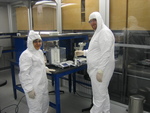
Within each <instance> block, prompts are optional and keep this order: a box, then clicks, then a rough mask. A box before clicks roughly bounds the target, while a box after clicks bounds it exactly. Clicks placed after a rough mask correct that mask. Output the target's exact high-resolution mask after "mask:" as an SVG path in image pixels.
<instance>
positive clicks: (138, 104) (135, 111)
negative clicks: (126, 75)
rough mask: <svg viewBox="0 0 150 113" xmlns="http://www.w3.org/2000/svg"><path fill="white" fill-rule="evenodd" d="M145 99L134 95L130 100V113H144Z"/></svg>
mask: <svg viewBox="0 0 150 113" xmlns="http://www.w3.org/2000/svg"><path fill="white" fill-rule="evenodd" d="M144 102H145V97H144V96H142V95H132V96H130V100H129V109H128V111H129V113H143V103H144Z"/></svg>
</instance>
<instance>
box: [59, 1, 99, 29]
mask: <svg viewBox="0 0 150 113" xmlns="http://www.w3.org/2000/svg"><path fill="white" fill-rule="evenodd" d="M82 2H83V1H82V0H63V3H74V5H71V6H67V7H62V23H63V25H62V26H63V30H91V26H90V25H89V23H88V18H89V15H90V13H92V12H94V11H98V10H99V7H98V6H99V5H98V4H99V0H95V1H94V2H93V0H85V2H84V3H85V4H82ZM81 5H85V6H83V7H84V8H85V10H83V9H82V8H81ZM82 14H83V15H84V16H85V21H83V20H84V19H82V17H84V16H81V15H82Z"/></svg>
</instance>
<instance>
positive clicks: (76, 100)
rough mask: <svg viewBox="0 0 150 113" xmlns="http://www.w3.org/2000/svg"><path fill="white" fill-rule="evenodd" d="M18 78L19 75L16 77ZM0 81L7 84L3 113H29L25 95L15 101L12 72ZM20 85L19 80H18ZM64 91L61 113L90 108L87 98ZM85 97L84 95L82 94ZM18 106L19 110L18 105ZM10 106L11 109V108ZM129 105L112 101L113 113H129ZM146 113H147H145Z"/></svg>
mask: <svg viewBox="0 0 150 113" xmlns="http://www.w3.org/2000/svg"><path fill="white" fill-rule="evenodd" d="M16 78H17V75H16ZM0 79H6V80H7V84H6V85H5V86H3V87H0V107H1V110H2V109H4V108H5V107H7V108H5V109H4V110H3V111H2V113H17V111H18V113H28V107H27V103H26V99H25V97H24V94H23V93H21V92H19V91H17V96H18V97H17V99H16V100H15V99H14V97H13V89H12V80H11V72H10V70H9V69H8V70H5V71H0ZM17 83H18V80H17ZM49 86H50V89H49V90H52V89H53V87H52V86H51V84H50V85H49ZM61 89H62V90H64V91H65V93H64V94H61V113H82V109H83V108H86V107H89V106H90V103H91V100H90V99H87V98H83V97H81V96H79V95H77V94H73V93H69V92H68V89H66V88H64V87H61ZM81 95H84V94H81ZM54 98H55V96H54V95H50V100H52V101H53V100H54ZM17 104H19V105H18V109H17V107H16V105H17ZM9 106H10V107H9ZM49 108H50V109H49V113H56V111H55V109H53V108H51V107H49ZM126 109H127V105H123V104H120V103H117V102H114V101H111V110H110V111H111V113H127V112H126ZM83 113H89V111H85V112H83ZM145 113H146V112H145Z"/></svg>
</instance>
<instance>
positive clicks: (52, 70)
mask: <svg viewBox="0 0 150 113" xmlns="http://www.w3.org/2000/svg"><path fill="white" fill-rule="evenodd" d="M54 71H56V70H55V69H49V68H46V73H49V74H52V72H54Z"/></svg>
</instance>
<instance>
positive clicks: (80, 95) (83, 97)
mask: <svg viewBox="0 0 150 113" xmlns="http://www.w3.org/2000/svg"><path fill="white" fill-rule="evenodd" d="M76 94H77V95H78V96H80V97H83V98H87V99H91V97H86V96H82V95H80V94H79V93H78V92H76Z"/></svg>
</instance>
